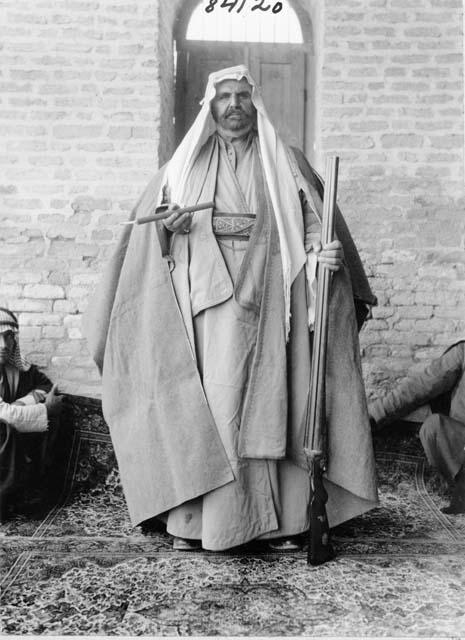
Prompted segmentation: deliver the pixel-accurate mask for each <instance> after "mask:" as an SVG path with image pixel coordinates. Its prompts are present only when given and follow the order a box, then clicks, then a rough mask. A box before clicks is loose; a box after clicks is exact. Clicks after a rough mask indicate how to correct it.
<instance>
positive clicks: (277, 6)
mask: <svg viewBox="0 0 465 640" xmlns="http://www.w3.org/2000/svg"><path fill="white" fill-rule="evenodd" d="M218 1H219V0H209V2H208V5H207V6H206V7H205V11H206V13H211V12H212V11H214V9H215V7H216V5H217V4H218ZM253 1H254V2H255V3H258V4H255V6H253V7H252V8H251V11H257V10H258V9H260V11H269V10H270V9H271V11H272V13H279V12H280V11H282V10H283V3H282V2H275V3H274V5H273V7H271V5H270V4H267V5H265V0H253ZM238 2H239V0H222V2H221V4H220V8H221V9H227V10H228V11H229V13H231V12H232V11H233V9H234V8H235V7H236V6H237V4H238ZM245 3H246V0H242V2H241V4H240V6H239V7H238V8H237V9H236V11H237V13H240V12H241V11H242V9H243V8H244V6H245Z"/></svg>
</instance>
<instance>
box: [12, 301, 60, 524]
mask: <svg viewBox="0 0 465 640" xmlns="http://www.w3.org/2000/svg"><path fill="white" fill-rule="evenodd" d="M17 338H18V320H17V319H16V316H15V315H14V314H13V313H12V312H11V311H9V310H8V309H5V308H1V307H0V516H1V519H2V520H3V519H5V518H6V517H7V516H8V512H9V511H10V508H11V507H13V505H14V503H15V502H17V501H19V500H20V494H21V491H22V490H24V489H25V488H26V487H25V484H27V480H28V478H27V476H28V475H30V472H31V471H33V470H35V471H36V474H38V475H39V478H38V477H36V478H35V479H33V478H29V482H30V483H31V481H32V480H34V481H37V480H39V479H40V475H41V474H42V473H43V470H44V466H46V465H47V464H48V463H49V456H50V449H51V445H52V442H53V440H54V435H55V433H56V430H57V419H58V416H59V414H60V411H61V401H62V400H61V397H60V396H58V395H56V385H53V386H52V383H51V382H50V380H49V379H48V378H47V377H46V376H45V375H44V374H43V373H41V372H40V371H39V370H38V369H37V367H35V366H34V365H32V364H29V363H28V362H27V361H26V360H25V359H24V358H23V357H22V356H21V353H20V349H19V344H18V339H17ZM26 434H27V435H26ZM30 434H40V435H36V436H35V437H34V436H30Z"/></svg>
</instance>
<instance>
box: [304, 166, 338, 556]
mask: <svg viewBox="0 0 465 640" xmlns="http://www.w3.org/2000/svg"><path fill="white" fill-rule="evenodd" d="M338 169H339V158H338V157H337V156H333V157H330V158H328V159H327V161H326V180H325V192H324V199H323V219H322V221H321V243H322V245H323V246H324V245H326V244H328V243H329V242H331V241H332V240H333V237H334V215H335V209H336V196H337V176H338ZM317 275H318V282H317V296H316V305H315V322H314V331H313V348H312V368H311V377H310V396H309V407H308V413H307V422H306V429H305V439H304V452H305V455H306V457H307V464H308V469H309V476H310V503H309V515H310V532H309V545H308V555H307V562H308V563H309V564H312V565H319V564H323V563H324V562H327V561H328V560H331V559H332V558H333V557H334V555H335V553H334V549H333V547H332V545H331V542H330V536H329V524H328V517H327V515H326V502H327V500H328V494H327V492H326V489H325V487H324V484H323V473H324V472H325V471H326V467H327V439H328V438H327V423H326V406H325V405H326V403H325V391H326V389H325V378H326V351H327V343H328V318H329V294H330V285H331V272H330V270H329V269H325V268H322V267H321V266H320V267H318V273H317Z"/></svg>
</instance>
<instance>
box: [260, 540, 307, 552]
mask: <svg viewBox="0 0 465 640" xmlns="http://www.w3.org/2000/svg"><path fill="white" fill-rule="evenodd" d="M268 546H269V548H270V549H272V550H273V551H300V550H301V549H302V545H301V544H300V542H299V540H298V539H297V538H276V540H270V541H269V542H268Z"/></svg>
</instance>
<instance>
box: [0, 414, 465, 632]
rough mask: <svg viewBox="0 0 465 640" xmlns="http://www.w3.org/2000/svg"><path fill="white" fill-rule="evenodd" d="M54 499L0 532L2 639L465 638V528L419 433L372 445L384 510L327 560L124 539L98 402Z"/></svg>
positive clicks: (342, 539) (126, 527)
mask: <svg viewBox="0 0 465 640" xmlns="http://www.w3.org/2000/svg"><path fill="white" fill-rule="evenodd" d="M73 412H74V413H73V421H74V426H75V429H74V435H73V437H74V440H73V446H72V447H71V448H70V450H69V451H68V453H67V475H66V478H65V481H64V486H63V491H62V493H61V494H60V493H58V498H57V500H56V501H55V502H54V503H51V504H49V505H48V508H47V509H44V510H43V511H42V512H41V513H39V514H37V515H36V517H33V518H31V517H26V516H16V517H14V518H12V519H11V520H9V521H8V522H7V523H5V524H3V525H2V527H1V529H0V535H1V538H0V539H1V543H2V551H3V554H2V557H3V563H2V564H3V571H2V577H3V598H2V633H3V634H15V635H18V634H46V635H55V634H56V635H68V634H69V635H97V634H98V635H101V634H105V635H165V636H170V635H171V636H172V635H225V636H237V635H242V636H248V635H252V636H273V635H320V636H321V635H329V636H421V637H439V636H441V637H443V636H449V637H450V636H454V637H457V636H460V635H465V598H464V593H465V562H464V558H465V516H456V517H448V516H444V515H443V514H442V513H441V512H440V511H439V507H440V506H442V505H444V504H445V503H446V498H445V495H444V492H443V490H442V488H441V486H440V484H439V483H438V481H437V477H436V476H435V475H434V474H432V473H431V472H430V471H429V470H428V469H426V468H425V464H424V457H423V454H422V451H421V447H420V445H419V443H418V440H417V438H416V436H415V434H405V431H402V432H401V431H398V432H393V433H391V434H389V435H388V436H386V434H385V435H382V436H378V437H377V439H376V442H375V449H376V455H377V467H378V473H379V482H380V498H381V505H380V507H379V508H377V509H375V510H373V511H371V512H370V513H368V514H366V515H364V516H363V517H360V518H357V519H354V520H352V521H350V522H348V523H345V524H344V525H342V526H340V527H337V528H336V529H335V530H334V531H333V541H334V545H335V547H336V550H337V557H336V559H335V560H334V561H332V562H330V563H327V564H326V565H323V566H321V567H309V566H308V565H307V564H306V556H305V553H304V552H298V553H293V554H277V553H274V554H271V553H268V552H266V551H265V550H264V548H263V547H258V546H254V545H251V546H249V547H245V548H243V549H238V550H236V551H234V552H230V553H219V554H217V553H208V552H199V553H197V552H196V553H179V552H173V551H172V548H171V544H170V540H169V537H168V536H167V535H166V534H164V533H160V532H152V533H150V534H144V533H143V532H142V531H141V530H140V528H135V529H134V528H132V527H131V525H130V522H129V519H128V515H127V511H126V507H125V504H124V499H123V496H122V492H121V488H120V486H119V482H118V475H117V472H116V471H114V470H113V471H112V469H113V468H114V463H115V461H114V456H113V451H112V447H111V442H110V439H109V436H108V432H107V429H106V426H105V424H104V422H103V420H102V418H101V415H100V412H99V407H98V403H95V402H89V403H86V402H83V403H81V404H78V405H77V406H75V407H74V408H73Z"/></svg>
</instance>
